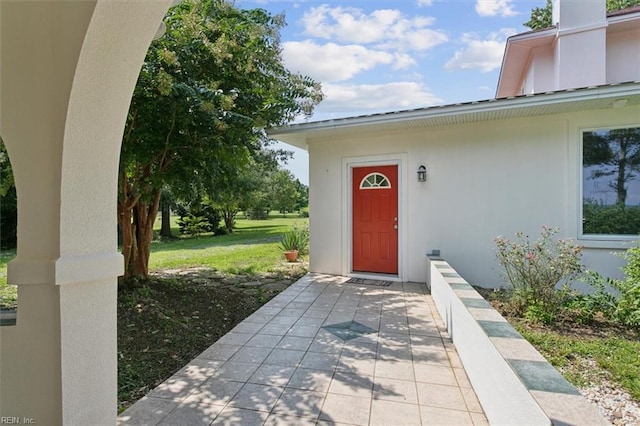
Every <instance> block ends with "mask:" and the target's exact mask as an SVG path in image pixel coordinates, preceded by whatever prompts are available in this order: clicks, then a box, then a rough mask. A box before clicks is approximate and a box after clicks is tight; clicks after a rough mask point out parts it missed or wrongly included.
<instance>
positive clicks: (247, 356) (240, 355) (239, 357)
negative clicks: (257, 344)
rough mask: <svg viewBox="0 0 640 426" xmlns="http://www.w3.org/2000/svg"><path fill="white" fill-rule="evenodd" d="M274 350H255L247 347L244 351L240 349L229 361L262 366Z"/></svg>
mask: <svg viewBox="0 0 640 426" xmlns="http://www.w3.org/2000/svg"><path fill="white" fill-rule="evenodd" d="M272 350H273V349H271V348H254V347H250V346H245V347H243V348H242V349H239V350H238V352H236V353H235V355H233V356H232V357H231V359H230V360H229V361H234V362H253V363H257V364H262V362H263V361H264V360H265V359H266V358H267V357H268V356H269V354H270V353H271V351H272Z"/></svg>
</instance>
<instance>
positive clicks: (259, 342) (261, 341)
mask: <svg viewBox="0 0 640 426" xmlns="http://www.w3.org/2000/svg"><path fill="white" fill-rule="evenodd" d="M280 339H282V336H274V335H272V334H256V335H255V336H253V337H252V338H251V340H249V341H248V342H247V343H245V347H246V346H251V347H255V348H271V349H273V348H275V347H276V346H278V343H279V342H280Z"/></svg>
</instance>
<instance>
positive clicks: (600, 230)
mask: <svg viewBox="0 0 640 426" xmlns="http://www.w3.org/2000/svg"><path fill="white" fill-rule="evenodd" d="M582 215H583V217H584V224H583V229H582V232H583V233H585V234H605V235H638V234H640V207H638V206H624V205H622V204H614V205H605V204H602V203H599V202H597V201H593V200H589V199H585V200H584V202H583V205H582Z"/></svg>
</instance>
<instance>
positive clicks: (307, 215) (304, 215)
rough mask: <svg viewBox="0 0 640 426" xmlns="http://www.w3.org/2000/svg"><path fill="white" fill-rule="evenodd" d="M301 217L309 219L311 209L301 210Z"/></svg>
mask: <svg viewBox="0 0 640 426" xmlns="http://www.w3.org/2000/svg"><path fill="white" fill-rule="evenodd" d="M300 217H305V218H307V217H309V207H303V208H301V209H300Z"/></svg>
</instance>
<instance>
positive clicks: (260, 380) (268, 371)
mask: <svg viewBox="0 0 640 426" xmlns="http://www.w3.org/2000/svg"><path fill="white" fill-rule="evenodd" d="M295 370H296V369H295V367H283V366H281V365H268V364H263V365H261V366H260V367H258V369H257V370H256V372H255V373H253V375H252V376H251V377H250V378H249V380H248V381H247V382H249V383H256V384H259V385H271V386H286V385H287V383H289V379H291V376H292V375H293V373H294V372H295Z"/></svg>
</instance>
